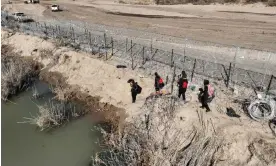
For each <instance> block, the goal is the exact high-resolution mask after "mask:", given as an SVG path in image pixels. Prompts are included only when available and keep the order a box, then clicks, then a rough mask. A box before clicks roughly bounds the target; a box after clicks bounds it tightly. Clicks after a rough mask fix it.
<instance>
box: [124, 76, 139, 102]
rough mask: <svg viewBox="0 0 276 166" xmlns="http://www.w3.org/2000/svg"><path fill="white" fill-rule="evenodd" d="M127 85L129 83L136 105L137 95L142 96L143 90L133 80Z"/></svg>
mask: <svg viewBox="0 0 276 166" xmlns="http://www.w3.org/2000/svg"><path fill="white" fill-rule="evenodd" d="M127 83H129V84H130V87H131V97H132V103H135V102H136V96H137V94H140V93H141V92H142V88H141V87H140V86H139V85H138V83H137V82H135V81H134V80H133V79H129V80H128V81H127Z"/></svg>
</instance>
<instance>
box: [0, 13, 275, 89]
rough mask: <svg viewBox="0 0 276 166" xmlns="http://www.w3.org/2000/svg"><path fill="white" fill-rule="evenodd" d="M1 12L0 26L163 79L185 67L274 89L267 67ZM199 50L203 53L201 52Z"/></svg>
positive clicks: (192, 74)
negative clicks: (260, 69) (116, 60)
mask: <svg viewBox="0 0 276 166" xmlns="http://www.w3.org/2000/svg"><path fill="white" fill-rule="evenodd" d="M1 15H2V19H1V26H2V27H6V28H9V29H16V30H17V31H21V32H23V33H26V34H31V35H35V36H39V37H42V38H54V39H56V40H57V41H58V43H59V44H60V45H62V46H71V47H73V48H75V49H78V50H82V51H85V52H87V53H90V54H91V56H98V57H99V58H103V59H104V60H109V59H111V58H116V57H117V58H119V59H120V62H121V63H124V65H126V66H128V67H129V68H131V69H133V70H134V69H137V68H138V69H141V68H142V69H144V70H145V71H146V72H148V74H153V73H154V72H155V71H157V72H159V73H160V74H162V75H163V76H166V82H168V81H169V80H171V81H172V80H174V79H175V77H173V76H175V73H180V71H182V70H185V71H186V73H187V74H188V77H189V79H190V80H191V81H194V79H196V77H202V76H203V77H204V78H209V79H210V78H211V79H215V80H220V81H224V83H225V85H226V86H227V87H229V86H231V85H235V84H237V85H242V86H247V87H253V88H254V89H259V90H260V89H263V90H266V91H267V92H268V91H269V90H273V89H276V80H275V77H274V76H273V74H274V75H275V73H271V71H270V70H269V71H265V72H256V71H252V70H248V69H246V67H244V68H243V67H241V66H242V65H238V62H237V61H232V62H229V63H228V62H223V61H219V62H217V60H216V58H215V57H214V56H212V55H210V56H208V57H210V58H209V59H208V60H204V59H199V58H195V57H194V56H192V55H193V51H194V50H195V49H194V48H193V49H192V48H190V47H188V46H187V47H185V48H184V49H183V53H182V54H180V53H179V52H177V53H176V52H175V51H174V49H171V51H167V50H163V49H160V48H155V47H154V45H153V43H152V42H151V44H149V45H142V44H139V43H135V40H132V39H128V38H126V39H125V40H122V39H115V38H113V37H112V36H110V35H107V34H106V33H104V32H101V31H93V32H91V31H89V30H88V28H87V25H84V26H83V27H80V26H76V25H74V24H71V23H70V22H69V23H68V22H58V21H51V22H43V23H42V22H29V23H19V22H15V21H12V20H9V19H8V17H7V16H8V15H9V14H8V13H6V12H1ZM202 54H206V53H205V52H202ZM266 55H267V54H266ZM229 56H230V55H229ZM231 56H232V57H233V56H234V57H238V56H246V54H245V53H239V54H237V51H236V53H235V55H231ZM262 57H263V58H264V59H266V60H267V61H269V60H273V58H274V59H276V58H275V57H271V55H270V54H269V56H266V57H265V56H262ZM239 60H240V59H239ZM258 61H259V60H258ZM265 62H266V61H265ZM237 66H238V67H237ZM244 66H246V65H244ZM264 66H265V63H264Z"/></svg>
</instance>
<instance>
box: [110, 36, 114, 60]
mask: <svg viewBox="0 0 276 166" xmlns="http://www.w3.org/2000/svg"><path fill="white" fill-rule="evenodd" d="M113 54H114V47H113V37H111V56H113Z"/></svg>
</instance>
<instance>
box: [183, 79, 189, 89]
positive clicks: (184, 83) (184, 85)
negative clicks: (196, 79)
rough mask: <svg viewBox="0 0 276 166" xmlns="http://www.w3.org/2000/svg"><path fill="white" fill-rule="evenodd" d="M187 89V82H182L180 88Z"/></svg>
mask: <svg viewBox="0 0 276 166" xmlns="http://www.w3.org/2000/svg"><path fill="white" fill-rule="evenodd" d="M187 87H188V82H187V81H183V83H182V88H184V89H187Z"/></svg>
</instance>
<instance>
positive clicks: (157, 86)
mask: <svg viewBox="0 0 276 166" xmlns="http://www.w3.org/2000/svg"><path fill="white" fill-rule="evenodd" d="M154 75H155V81H154V87H155V91H156V92H159V91H160V90H161V89H162V88H163V87H164V86H165V84H164V81H163V79H162V78H161V77H160V76H159V74H158V73H157V72H155V73H154Z"/></svg>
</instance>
